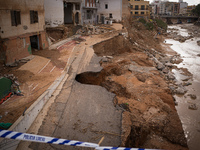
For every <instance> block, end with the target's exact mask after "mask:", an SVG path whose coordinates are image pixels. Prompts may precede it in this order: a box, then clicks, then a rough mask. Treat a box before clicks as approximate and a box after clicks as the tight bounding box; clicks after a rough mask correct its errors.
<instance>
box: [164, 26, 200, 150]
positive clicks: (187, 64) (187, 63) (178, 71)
mask: <svg viewBox="0 0 200 150" xmlns="http://www.w3.org/2000/svg"><path fill="white" fill-rule="evenodd" d="M199 40H200V27H199V26H194V25H192V24H183V25H176V26H170V27H169V33H168V37H167V40H166V42H167V43H169V44H171V46H170V47H171V49H173V50H174V51H175V52H176V53H177V55H179V57H180V59H181V60H182V61H181V62H179V63H178V64H177V65H176V68H174V69H173V70H172V72H173V73H174V75H175V77H176V80H175V81H174V84H173V85H172V86H171V87H172V89H174V88H175V87H177V86H181V87H182V91H180V93H176V94H174V98H175V99H176V103H177V104H178V105H177V106H176V109H177V111H178V114H179V117H180V119H181V122H182V125H183V129H184V132H185V136H186V138H187V143H188V146H189V148H190V149H191V150H198V149H199V147H200V143H199V139H200V119H199V113H200V109H199V106H200V93H199V89H200V74H199V72H200V57H199V54H200V46H199V45H198V41H199ZM184 71H185V72H184Z"/></svg>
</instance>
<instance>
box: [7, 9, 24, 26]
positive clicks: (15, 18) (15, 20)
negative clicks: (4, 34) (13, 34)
mask: <svg viewBox="0 0 200 150" xmlns="http://www.w3.org/2000/svg"><path fill="white" fill-rule="evenodd" d="M10 13H11V24H12V26H17V25H19V24H21V16H20V11H16V10H11V12H10Z"/></svg>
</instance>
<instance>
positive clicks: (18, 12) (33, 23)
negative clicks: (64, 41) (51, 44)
mask: <svg viewBox="0 0 200 150" xmlns="http://www.w3.org/2000/svg"><path fill="white" fill-rule="evenodd" d="M44 25H45V21H44V0H34V1H30V0H6V1H3V0H1V1H0V37H1V39H0V40H1V42H0V43H1V48H0V56H1V57H0V59H1V60H3V61H4V62H5V63H6V64H8V65H9V64H12V63H14V62H15V61H18V60H20V59H22V58H24V57H27V56H29V55H30V54H32V48H34V49H45V48H48V42H47V37H46V32H45V28H44V27H45V26H44Z"/></svg>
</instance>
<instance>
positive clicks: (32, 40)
mask: <svg viewBox="0 0 200 150" xmlns="http://www.w3.org/2000/svg"><path fill="white" fill-rule="evenodd" d="M30 43H31V48H34V49H38V50H40V42H39V36H38V35H33V36H30Z"/></svg>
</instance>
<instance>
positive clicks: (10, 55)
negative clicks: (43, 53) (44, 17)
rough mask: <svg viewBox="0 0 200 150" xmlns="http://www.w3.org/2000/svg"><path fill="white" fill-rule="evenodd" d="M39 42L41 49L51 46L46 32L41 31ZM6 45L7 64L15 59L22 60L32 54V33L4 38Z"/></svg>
mask: <svg viewBox="0 0 200 150" xmlns="http://www.w3.org/2000/svg"><path fill="white" fill-rule="evenodd" d="M31 36H32V35H31ZM39 43H40V49H41V50H42V49H46V48H48V47H49V44H48V41H47V36H46V32H41V33H40V37H39ZM4 45H5V46H6V64H12V63H14V62H15V60H16V61H17V60H20V59H22V58H24V57H27V56H29V55H30V54H32V51H31V43H30V35H27V36H26V37H22V38H19V37H17V38H14V39H7V40H4Z"/></svg>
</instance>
